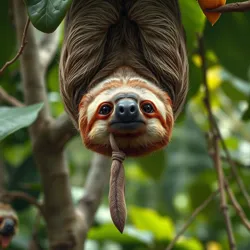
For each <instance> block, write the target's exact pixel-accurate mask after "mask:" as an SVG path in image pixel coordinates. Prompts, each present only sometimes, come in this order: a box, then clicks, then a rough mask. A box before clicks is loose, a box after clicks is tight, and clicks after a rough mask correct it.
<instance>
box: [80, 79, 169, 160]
mask: <svg viewBox="0 0 250 250" xmlns="http://www.w3.org/2000/svg"><path fill="white" fill-rule="evenodd" d="M125 75H126V74H125ZM173 123H174V118H173V111H172V107H171V100H170V98H169V96H168V95H167V93H166V92H164V91H162V90H161V89H159V88H158V87H157V86H156V85H153V84H151V83H149V82H148V81H146V80H145V79H143V78H140V77H127V75H126V77H124V76H119V75H118V76H114V77H111V78H108V79H107V80H105V81H103V82H101V83H100V84H98V86H96V87H95V88H93V89H92V90H91V91H89V92H88V93H87V94H86V95H85V96H83V98H82V100H81V102H80V105H79V129H80V133H81V136H82V139H83V142H84V144H85V145H86V147H88V148H89V149H91V150H93V151H96V152H98V153H101V154H104V155H111V153H112V150H111V147H110V143H109V135H110V133H112V134H113V135H114V137H115V139H116V142H117V145H118V147H119V149H120V150H122V151H123V152H124V153H125V154H126V155H127V156H141V155H144V154H147V153H150V152H153V151H155V150H158V149H160V148H162V147H164V146H166V145H167V144H168V142H169V140H170V137H171V134H172V128H173Z"/></svg>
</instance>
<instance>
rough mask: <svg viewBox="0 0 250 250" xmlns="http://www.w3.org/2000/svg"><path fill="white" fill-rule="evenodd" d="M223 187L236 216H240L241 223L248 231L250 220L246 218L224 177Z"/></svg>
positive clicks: (249, 229)
mask: <svg viewBox="0 0 250 250" xmlns="http://www.w3.org/2000/svg"><path fill="white" fill-rule="evenodd" d="M225 188H226V190H227V193H228V196H229V198H230V200H231V202H232V204H233V206H234V208H235V210H236V213H237V214H238V216H239V217H240V219H241V221H242V223H243V225H244V226H245V227H246V229H247V230H248V231H250V222H249V220H248V219H247V216H246V214H245V212H244V210H243V209H242V207H241V206H240V204H239V202H238V201H237V199H236V197H235V195H234V193H233V192H232V190H231V189H230V186H229V183H228V181H227V180H226V179H225Z"/></svg>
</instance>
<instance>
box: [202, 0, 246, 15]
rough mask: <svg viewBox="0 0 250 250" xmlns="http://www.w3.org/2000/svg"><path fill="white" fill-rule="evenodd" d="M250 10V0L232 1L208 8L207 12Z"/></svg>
mask: <svg viewBox="0 0 250 250" xmlns="http://www.w3.org/2000/svg"><path fill="white" fill-rule="evenodd" d="M249 10H250V1H245V2H238V3H230V4H226V5H223V6H220V7H218V8H215V9H206V11H207V12H220V13H225V12H244V11H249Z"/></svg>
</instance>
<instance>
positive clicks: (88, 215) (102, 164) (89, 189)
mask: <svg viewBox="0 0 250 250" xmlns="http://www.w3.org/2000/svg"><path fill="white" fill-rule="evenodd" d="M110 164H111V163H110V159H109V158H107V157H104V156H102V155H98V154H94V157H93V160H92V164H91V167H90V169H89V173H88V176H87V179H86V183H85V186H84V191H85V192H84V196H83V197H82V199H81V200H80V202H79V206H78V207H79V210H80V211H81V212H82V214H83V216H84V221H85V225H84V226H85V227H84V236H83V235H82V237H83V238H85V237H86V235H87V232H88V230H89V228H90V227H91V225H92V222H93V219H94V215H95V213H96V210H97V208H98V206H99V204H100V202H101V198H102V195H103V192H104V188H105V186H106V185H107V184H108V181H109V174H110Z"/></svg>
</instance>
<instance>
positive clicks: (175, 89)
mask: <svg viewBox="0 0 250 250" xmlns="http://www.w3.org/2000/svg"><path fill="white" fill-rule="evenodd" d="M59 75H60V89H61V95H62V99H63V102H64V104H65V108H66V110H67V111H68V113H69V115H70V117H71V118H72V120H73V122H74V124H75V126H76V128H77V129H78V130H79V131H80V135H81V137H82V140H83V142H84V144H85V145H86V147H87V148H89V149H90V150H92V151H95V152H97V153H100V154H103V155H108V156H110V155H111V154H112V148H111V145H110V141H109V135H110V134H111V133H112V134H113V136H114V138H115V140H116V143H117V145H118V147H119V149H120V150H122V151H123V152H124V153H125V154H126V155H127V156H141V155H145V154H148V153H151V152H154V151H156V150H159V149H161V148H163V147H165V146H166V145H167V144H168V143H169V141H170V139H171V135H172V131H173V126H174V122H175V120H176V118H177V116H178V115H179V113H180V112H181V110H182V107H183V104H184V102H185V98H186V95H187V90H188V60H187V51H186V42H185V32H184V29H183V26H182V22H181V16H180V10H179V5H178V0H73V2H72V5H71V7H70V9H69V11H68V13H67V17H66V21H65V38H64V43H63V48H62V52H61V58H60V65H59Z"/></svg>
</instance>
